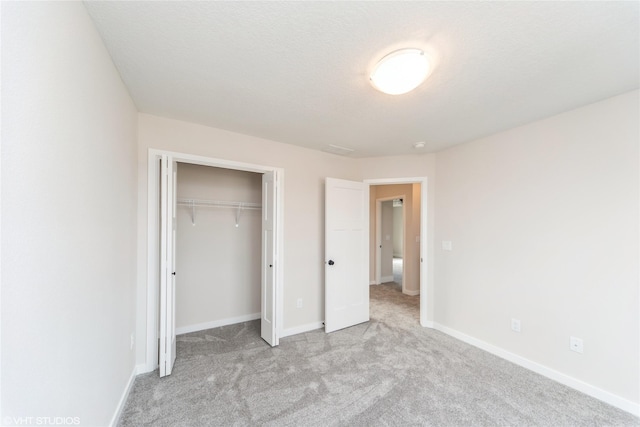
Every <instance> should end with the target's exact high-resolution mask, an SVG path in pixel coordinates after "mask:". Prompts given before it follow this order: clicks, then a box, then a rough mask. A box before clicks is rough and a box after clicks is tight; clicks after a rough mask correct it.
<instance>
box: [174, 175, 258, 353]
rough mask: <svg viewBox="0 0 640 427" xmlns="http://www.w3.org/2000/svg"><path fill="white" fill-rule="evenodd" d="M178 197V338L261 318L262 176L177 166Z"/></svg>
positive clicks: (176, 265) (176, 244)
mask: <svg viewBox="0 0 640 427" xmlns="http://www.w3.org/2000/svg"><path fill="white" fill-rule="evenodd" d="M176 196H177V212H176V242H175V247H176V264H175V269H176V272H177V273H176V279H175V280H176V334H177V335H182V334H186V333H189V332H196V331H202V330H206V329H211V328H216V327H219V326H226V325H231V324H235V323H240V322H246V321H250V320H257V319H260V310H261V308H260V300H261V298H260V297H261V283H260V280H261V262H262V250H261V249H262V245H261V239H262V230H261V228H262V215H261V214H262V174H260V173H256V172H246V171H239V170H233V169H223V168H216V167H210V166H202V165H194V164H189V163H178V165H177V188H176ZM178 356H179V355H178Z"/></svg>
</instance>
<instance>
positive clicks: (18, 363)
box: [1, 2, 137, 426]
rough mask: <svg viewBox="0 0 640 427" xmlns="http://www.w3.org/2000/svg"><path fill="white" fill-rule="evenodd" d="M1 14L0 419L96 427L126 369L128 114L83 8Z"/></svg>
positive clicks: (130, 328)
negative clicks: (72, 420)
mask: <svg viewBox="0 0 640 427" xmlns="http://www.w3.org/2000/svg"><path fill="white" fill-rule="evenodd" d="M1 7H2V55H3V61H2V62H3V63H2V132H3V135H2V156H3V157H2V198H3V200H2V230H3V234H2V267H3V269H2V349H3V354H2V410H3V413H2V415H1V416H2V420H3V422H4V423H5V424H9V425H10V424H11V418H6V417H29V416H32V417H54V416H62V417H79V418H80V421H81V423H82V425H91V426H104V425H107V424H109V423H110V421H111V420H112V417H113V416H114V412H115V410H116V407H117V406H118V402H119V400H120V398H121V396H122V395H123V392H124V391H125V390H126V388H127V385H128V381H129V380H130V378H131V375H132V372H133V368H134V353H133V351H132V350H131V349H130V334H131V333H132V332H134V325H135V320H134V310H135V304H134V298H135V294H134V290H135V268H136V253H135V247H136V246H135V244H136V240H135V236H136V214H135V210H136V132H137V130H136V129H137V113H136V109H135V106H134V105H133V103H132V101H131V99H130V97H129V95H128V93H127V90H126V88H125V87H124V85H123V84H122V82H121V81H120V77H119V75H118V73H117V71H116V69H115V68H114V66H113V64H112V62H111V59H110V56H109V54H108V53H107V51H106V49H105V48H104V46H103V44H102V41H101V39H100V37H99V36H98V34H97V33H96V31H95V29H94V26H93V23H92V22H91V20H90V19H89V17H88V15H87V13H86V11H85V9H84V7H83V5H82V3H80V2H64V3H63V2H55V3H54V2H52V3H30V2H15V3H13V2H3V3H2V5H1Z"/></svg>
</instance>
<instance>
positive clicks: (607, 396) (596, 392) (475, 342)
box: [433, 323, 640, 416]
mask: <svg viewBox="0 0 640 427" xmlns="http://www.w3.org/2000/svg"><path fill="white" fill-rule="evenodd" d="M433 328H434V329H437V330H439V331H441V332H443V333H445V334H447V335H449V336H452V337H453V338H456V339H459V340H460V341H464V342H466V343H467V344H471V345H472V346H474V347H478V348H480V349H482V350H485V351H488V352H489V353H491V354H494V355H496V356H498V357H501V358H503V359H505V360H508V361H509V362H512V363H515V364H516V365H519V366H522V367H523V368H526V369H529V370H530V371H533V372H536V373H538V374H540V375H543V376H545V377H547V378H550V379H552V380H554V381H557V382H559V383H561V384H564V385H566V386H568V387H571V388H573V389H576V390H578V391H581V392H582V393H585V394H588V395H589V396H591V397H595V398H596V399H598V400H601V401H603V402H605V403H608V404H609V405H612V406H615V407H616V408H619V409H622V410H623V411H626V412H629V413H631V414H633V415H636V416H640V404H638V403H635V402H632V401H630V400H627V399H625V398H623V397H620V396H617V395H615V394H613V393H611V392H608V391H606V390H603V389H601V388H598V387H596V386H594V385H591V384H588V383H585V382H584V381H581V380H579V379H577V378H573V377H570V376H569V375H566V374H563V373H562V372H558V371H556V370H554V369H551V368H549V367H547V366H544V365H541V364H539V363H537V362H534V361H531V360H529V359H526V358H524V357H522V356H519V355H517V354H514V353H511V352H509V351H507V350H505V349H503V348H500V347H497V346H495V345H492V344H489V343H487V342H485V341H482V340H479V339H477V338H474V337H472V336H469V335H466V334H464V333H462V332H459V331H457V330H455V329H451V328H449V327H447V326H444V325H441V324H439V323H433Z"/></svg>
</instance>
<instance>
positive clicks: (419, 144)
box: [413, 141, 426, 150]
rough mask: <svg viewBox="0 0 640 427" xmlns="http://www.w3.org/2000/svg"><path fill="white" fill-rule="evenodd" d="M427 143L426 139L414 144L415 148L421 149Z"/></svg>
mask: <svg viewBox="0 0 640 427" xmlns="http://www.w3.org/2000/svg"><path fill="white" fill-rule="evenodd" d="M425 145H426V143H425V142H424V141H420V142H416V143H415V144H413V148H415V149H416V150H419V149H421V148H424V146H425Z"/></svg>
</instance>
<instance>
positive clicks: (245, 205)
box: [177, 199, 262, 227]
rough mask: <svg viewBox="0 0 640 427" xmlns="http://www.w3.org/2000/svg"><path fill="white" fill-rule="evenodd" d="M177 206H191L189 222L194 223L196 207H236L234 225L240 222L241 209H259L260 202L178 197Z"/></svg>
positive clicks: (260, 206)
mask: <svg viewBox="0 0 640 427" xmlns="http://www.w3.org/2000/svg"><path fill="white" fill-rule="evenodd" d="M177 204H178V205H179V206H187V207H190V208H191V224H192V225H196V208H227V209H236V227H238V224H239V222H240V216H241V215H242V211H243V210H245V209H246V210H261V209H262V205H261V204H260V203H249V202H228V201H222V200H198V199H178V200H177Z"/></svg>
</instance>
